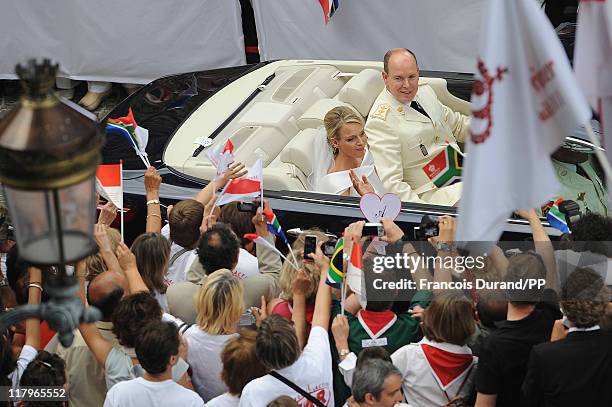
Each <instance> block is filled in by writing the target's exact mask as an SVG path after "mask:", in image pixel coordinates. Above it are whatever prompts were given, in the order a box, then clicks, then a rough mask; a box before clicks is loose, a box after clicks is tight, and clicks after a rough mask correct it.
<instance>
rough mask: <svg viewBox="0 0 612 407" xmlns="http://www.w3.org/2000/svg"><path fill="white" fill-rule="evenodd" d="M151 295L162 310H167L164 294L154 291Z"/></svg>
mask: <svg viewBox="0 0 612 407" xmlns="http://www.w3.org/2000/svg"><path fill="white" fill-rule="evenodd" d="M153 296H154V297H155V299H156V300H157V303H158V304H159V306H160V307H161V309H162V311H164V312H168V299H167V298H166V294H162V293H160V292H157V291H154V292H153Z"/></svg>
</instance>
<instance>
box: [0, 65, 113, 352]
mask: <svg viewBox="0 0 612 407" xmlns="http://www.w3.org/2000/svg"><path fill="white" fill-rule="evenodd" d="M57 68H58V65H51V63H50V61H49V60H44V61H43V63H42V64H37V63H36V61H34V60H30V61H29V62H28V64H27V65H26V66H21V65H17V67H16V73H17V75H18V76H19V78H20V80H21V85H22V88H23V89H22V90H23V96H22V98H21V101H20V103H19V105H18V106H17V107H16V108H15V109H13V110H12V111H11V112H9V113H8V114H7V115H6V117H5V118H4V119H3V120H2V122H0V182H2V184H3V186H4V193H5V197H6V201H7V204H8V208H9V213H10V214H11V219H12V222H13V224H14V227H15V235H16V237H17V243H18V245H19V252H20V255H21V257H23V259H24V260H26V261H28V262H30V263H32V264H35V265H40V266H49V265H53V266H57V269H58V270H59V272H58V273H57V274H56V275H50V274H47V275H45V276H44V282H45V289H46V290H47V292H48V293H49V295H50V297H51V300H50V301H49V302H46V303H44V304H41V305H40V306H30V305H26V306H23V307H19V308H17V309H15V310H13V311H11V312H9V313H5V314H3V315H2V317H1V318H2V319H1V320H0V327H1V328H2V329H4V328H6V327H8V326H10V325H11V324H14V323H15V322H16V321H20V320H23V319H26V318H31V317H39V318H41V319H44V320H47V321H48V322H49V325H50V326H51V328H53V329H54V330H56V331H57V332H58V333H59V339H60V341H61V343H62V344H63V345H64V346H69V345H70V344H71V343H72V339H73V334H72V331H73V330H74V329H75V328H77V327H78V324H79V323H81V322H93V321H95V320H97V319H99V318H100V313H99V311H98V310H96V309H94V308H91V309H84V308H83V306H82V304H81V302H80V300H79V299H78V298H77V297H76V293H77V292H78V282H77V278H76V275H74V273H68V272H67V271H66V267H65V266H66V264H70V263H74V262H76V261H77V260H80V259H82V258H84V257H86V256H88V255H90V254H92V253H94V252H95V250H96V245H95V242H94V240H93V238H92V236H93V225H94V219H95V211H96V202H95V199H96V193H95V171H96V167H97V165H98V163H99V161H100V149H101V146H102V136H101V134H100V131H99V127H98V125H97V122H96V120H95V116H94V117H92V116H91V114H88V112H86V111H84V110H82V109H80V108H78V107H76V106H75V105H72V106H71V104H70V105H69V104H68V103H67V102H66V101H64V100H60V99H59V98H58V97H57V96H56V95H55V94H54V92H53V85H54V83H55V76H56V73H57Z"/></svg>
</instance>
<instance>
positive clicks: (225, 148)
mask: <svg viewBox="0 0 612 407" xmlns="http://www.w3.org/2000/svg"><path fill="white" fill-rule="evenodd" d="M206 156H207V157H208V159H209V160H210V162H211V163H212V165H214V166H215V169H216V170H217V176H220V175H221V174H223V173H224V172H225V171H227V169H228V168H229V166H230V164H231V163H233V162H234V143H232V140H230V139H227V141H226V142H225V144H224V145H221V144H219V145H218V146H217V147H215V148H213V149H210V150H208V151H207V152H206Z"/></svg>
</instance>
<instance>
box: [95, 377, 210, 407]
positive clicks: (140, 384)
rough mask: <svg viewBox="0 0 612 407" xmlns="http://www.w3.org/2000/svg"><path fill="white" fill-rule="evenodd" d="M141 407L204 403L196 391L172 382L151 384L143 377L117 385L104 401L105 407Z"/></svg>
mask: <svg viewBox="0 0 612 407" xmlns="http://www.w3.org/2000/svg"><path fill="white" fill-rule="evenodd" d="M140 406H164V407H165V406H181V407H196V406H197V407H201V406H204V401H203V400H202V399H201V398H200V396H198V395H197V394H196V393H195V392H194V391H191V390H189V389H186V388H184V387H183V386H181V385H180V384H177V383H175V382H174V381H172V380H164V381H163V382H150V381H148V380H145V379H144V378H142V377H139V378H137V379H132V380H128V381H124V382H121V383H117V384H116V385H114V386H113V387H112V388H111V389H110V390H109V391H108V393H106V400H104V407H140Z"/></svg>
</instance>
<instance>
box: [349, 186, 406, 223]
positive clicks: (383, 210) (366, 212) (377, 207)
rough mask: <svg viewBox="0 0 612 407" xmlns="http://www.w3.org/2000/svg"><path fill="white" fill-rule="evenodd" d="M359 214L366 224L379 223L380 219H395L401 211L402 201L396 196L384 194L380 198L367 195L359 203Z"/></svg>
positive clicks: (370, 194) (374, 195) (372, 194)
mask: <svg viewBox="0 0 612 407" xmlns="http://www.w3.org/2000/svg"><path fill="white" fill-rule="evenodd" d="M359 208H360V209H361V213H363V216H364V217H365V218H366V219H367V220H368V222H380V219H381V218H388V219H391V220H393V219H395V218H397V215H399V213H400V209H402V201H401V199H400V198H399V196H398V195H396V194H384V195H383V196H382V198H381V197H380V196H378V195H376V194H374V193H368V194H365V195H364V196H362V197H361V201H359Z"/></svg>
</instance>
